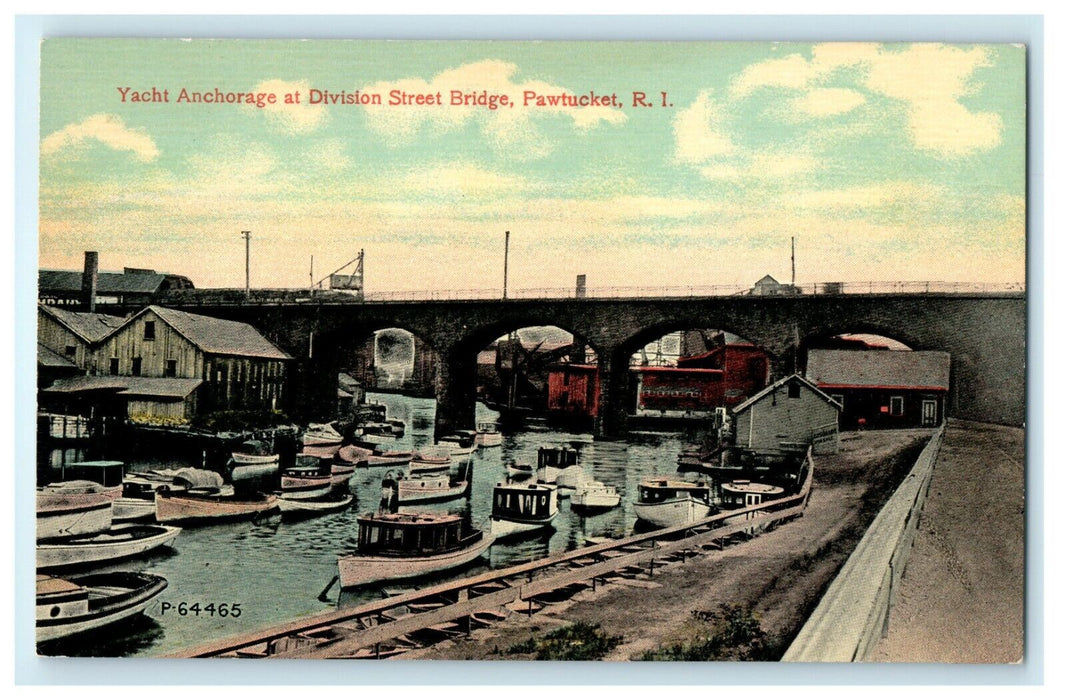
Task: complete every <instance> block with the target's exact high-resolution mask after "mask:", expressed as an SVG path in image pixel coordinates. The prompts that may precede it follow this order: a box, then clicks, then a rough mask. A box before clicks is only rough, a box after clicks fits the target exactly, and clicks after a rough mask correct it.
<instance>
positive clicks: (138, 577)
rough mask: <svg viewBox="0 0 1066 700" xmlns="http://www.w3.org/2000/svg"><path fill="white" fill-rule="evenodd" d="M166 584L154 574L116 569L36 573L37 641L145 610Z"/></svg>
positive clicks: (93, 628) (78, 631)
mask: <svg viewBox="0 0 1066 700" xmlns="http://www.w3.org/2000/svg"><path fill="white" fill-rule="evenodd" d="M166 587H167V580H166V579H165V578H163V577H162V576H155V575H153V574H145V573H134V572H128V571H115V572H111V573H104V574H86V575H83V576H70V577H66V578H57V577H54V576H46V575H38V576H37V641H38V642H47V641H51V640H54V639H62V638H64V637H70V636H72V635H75V634H81V633H83V632H88V631H90V630H97V629H99V628H101V627H105V626H107V625H110V624H113V623H115V622H119V621H120V620H124V619H126V618H128V617H131V616H133V615H137V614H139V613H141V612H143V611H144V609H145V607H146V606H147V605H148V603H149V602H150V601H151V600H152V599H153V598H155V597H156V596H158V595H159V594H160V593H162V592H163V591H164V590H165V589H166Z"/></svg>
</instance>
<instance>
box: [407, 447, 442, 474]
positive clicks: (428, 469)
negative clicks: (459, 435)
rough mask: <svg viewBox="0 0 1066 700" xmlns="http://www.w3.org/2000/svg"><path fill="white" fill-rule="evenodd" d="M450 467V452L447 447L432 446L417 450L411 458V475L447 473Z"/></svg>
mask: <svg viewBox="0 0 1066 700" xmlns="http://www.w3.org/2000/svg"><path fill="white" fill-rule="evenodd" d="M451 466H452V457H451V452H450V450H449V449H448V448H447V447H443V446H434V447H426V448H423V449H421V450H418V451H417V452H415V453H414V454H413V455H412V456H411V466H410V467H409V468H408V469H409V471H410V472H411V474H426V473H436V472H441V471H447V470H448V469H450V468H451Z"/></svg>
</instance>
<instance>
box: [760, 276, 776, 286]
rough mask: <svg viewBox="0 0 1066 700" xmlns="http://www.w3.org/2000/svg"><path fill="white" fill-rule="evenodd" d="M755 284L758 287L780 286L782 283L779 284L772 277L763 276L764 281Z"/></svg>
mask: <svg viewBox="0 0 1066 700" xmlns="http://www.w3.org/2000/svg"><path fill="white" fill-rule="evenodd" d="M755 284H756V285H766V284H773V285H780V284H781V283H780V282H778V281H777V280H775V279H774V278H773V277H771V276H770V275H763V277H762V279H760V280H759V281H758V282H756V283H755Z"/></svg>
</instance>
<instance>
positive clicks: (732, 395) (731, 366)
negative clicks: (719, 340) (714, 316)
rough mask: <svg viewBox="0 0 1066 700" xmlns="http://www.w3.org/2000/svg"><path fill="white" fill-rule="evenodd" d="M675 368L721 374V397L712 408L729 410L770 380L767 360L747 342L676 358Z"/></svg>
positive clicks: (727, 344) (763, 354)
mask: <svg viewBox="0 0 1066 700" xmlns="http://www.w3.org/2000/svg"><path fill="white" fill-rule="evenodd" d="M677 367H678V369H717V370H722V372H723V373H724V376H723V380H722V397H721V400H720V403H717V404H715V405H716V406H728V407H730V408H731V407H733V406H736V405H737V404H739V403H742V402H743V401H745V400H747V399H748V397H750V396H754V395H755V394H757V393H758V392H759V391H761V390H762V388H763V387H765V386H766V384H767V382H768V381H769V380H770V358H769V357H768V356H767V354H766V353H765V352H763V351H762V350H760V349H759V348H758V347H756V346H755V345H752V344H751V343H748V342H731V343H723V344H722V345H719V346H718V347H716V348H713V349H711V350H708V351H707V352H704V353H700V354H699V355H693V356H691V357H682V358H679V359H678V361H677Z"/></svg>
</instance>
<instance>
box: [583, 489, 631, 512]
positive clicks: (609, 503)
mask: <svg viewBox="0 0 1066 700" xmlns="http://www.w3.org/2000/svg"><path fill="white" fill-rule="evenodd" d="M621 502H622V497H621V496H620V495H619V494H618V493H614V494H611V493H599V492H589V491H580V490H578V491H575V492H574V495H573V496H572V497H571V498H570V507H571V508H575V509H578V510H581V509H584V510H610V509H611V508H614V507H615V506H617V505H618V504H619V503H621Z"/></svg>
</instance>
